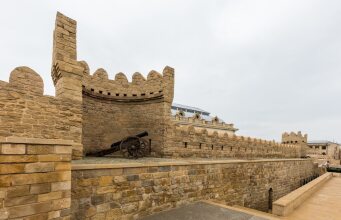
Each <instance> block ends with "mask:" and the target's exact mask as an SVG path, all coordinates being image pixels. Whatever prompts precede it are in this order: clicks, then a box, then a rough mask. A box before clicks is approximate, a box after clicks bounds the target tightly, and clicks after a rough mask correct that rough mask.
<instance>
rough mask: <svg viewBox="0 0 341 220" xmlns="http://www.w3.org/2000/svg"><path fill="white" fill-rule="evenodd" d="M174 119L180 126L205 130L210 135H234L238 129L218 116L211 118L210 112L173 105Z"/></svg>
mask: <svg viewBox="0 0 341 220" xmlns="http://www.w3.org/2000/svg"><path fill="white" fill-rule="evenodd" d="M171 111H172V118H173V120H174V122H175V123H176V124H177V125H179V126H193V127H194V128H195V129H202V128H205V129H206V130H207V131H208V133H209V134H210V133H213V132H214V131H216V132H218V134H223V133H227V134H229V135H233V134H234V133H235V132H236V131H237V130H238V129H237V128H234V125H233V124H226V123H225V122H224V121H223V120H222V119H221V118H218V117H217V116H213V117H212V116H210V113H209V112H208V111H205V110H203V109H200V108H196V107H192V106H187V105H181V104H177V103H173V105H172V108H171Z"/></svg>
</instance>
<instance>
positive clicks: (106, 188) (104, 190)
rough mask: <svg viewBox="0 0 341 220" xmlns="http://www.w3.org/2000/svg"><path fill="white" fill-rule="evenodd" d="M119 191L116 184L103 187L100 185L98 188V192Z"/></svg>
mask: <svg viewBox="0 0 341 220" xmlns="http://www.w3.org/2000/svg"><path fill="white" fill-rule="evenodd" d="M116 191H117V187H116V186H103V187H98V188H97V190H96V193H97V194H107V193H113V192H116Z"/></svg>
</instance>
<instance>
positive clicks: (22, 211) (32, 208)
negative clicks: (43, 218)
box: [7, 202, 51, 218]
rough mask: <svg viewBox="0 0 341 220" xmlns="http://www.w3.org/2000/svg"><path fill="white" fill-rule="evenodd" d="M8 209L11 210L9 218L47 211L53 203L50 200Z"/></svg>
mask: <svg viewBox="0 0 341 220" xmlns="http://www.w3.org/2000/svg"><path fill="white" fill-rule="evenodd" d="M7 210H8V212H9V215H8V217H9V218H20V217H23V216H29V215H34V214H37V213H47V212H49V211H50V210H51V204H50V203H49V202H43V203H33V204H28V205H22V206H13V207H9V208H7Z"/></svg>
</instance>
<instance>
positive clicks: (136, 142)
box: [120, 136, 149, 159]
mask: <svg viewBox="0 0 341 220" xmlns="http://www.w3.org/2000/svg"><path fill="white" fill-rule="evenodd" d="M120 150H121V152H122V154H123V155H124V157H126V158H134V159H137V158H139V157H143V156H145V155H147V154H148V153H149V145H148V142H147V141H146V140H144V139H142V138H139V137H136V136H131V137H127V138H126V139H124V140H122V142H121V144H120Z"/></svg>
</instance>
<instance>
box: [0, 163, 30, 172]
mask: <svg viewBox="0 0 341 220" xmlns="http://www.w3.org/2000/svg"><path fill="white" fill-rule="evenodd" d="M24 168H25V165H24V164H1V165H0V174H10V173H23V172H24Z"/></svg>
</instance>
